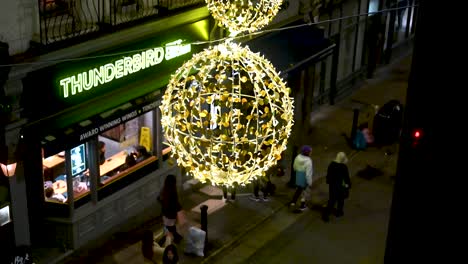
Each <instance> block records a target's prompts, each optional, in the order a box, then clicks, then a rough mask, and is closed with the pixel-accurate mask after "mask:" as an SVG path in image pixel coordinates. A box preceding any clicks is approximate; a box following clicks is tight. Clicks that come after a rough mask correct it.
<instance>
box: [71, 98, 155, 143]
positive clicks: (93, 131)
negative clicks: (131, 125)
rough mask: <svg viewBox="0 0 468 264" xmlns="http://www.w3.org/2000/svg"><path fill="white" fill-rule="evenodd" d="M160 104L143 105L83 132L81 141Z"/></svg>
mask: <svg viewBox="0 0 468 264" xmlns="http://www.w3.org/2000/svg"><path fill="white" fill-rule="evenodd" d="M157 106H158V103H157V102H152V103H150V104H147V105H144V106H142V107H141V108H140V109H137V110H133V111H132V112H130V113H126V114H124V115H122V116H121V117H118V118H116V119H113V120H112V121H109V122H107V123H105V124H103V125H100V126H99V127H94V128H92V129H90V130H88V131H86V132H84V133H82V134H80V141H83V140H86V139H88V138H90V137H92V136H94V135H98V134H99V133H101V132H104V131H106V130H107V129H110V128H112V127H114V126H117V125H119V124H120V123H122V122H127V121H128V120H131V119H133V118H135V117H136V116H138V113H139V112H140V111H141V110H143V112H147V111H149V110H152V109H155V108H156V107H157Z"/></svg>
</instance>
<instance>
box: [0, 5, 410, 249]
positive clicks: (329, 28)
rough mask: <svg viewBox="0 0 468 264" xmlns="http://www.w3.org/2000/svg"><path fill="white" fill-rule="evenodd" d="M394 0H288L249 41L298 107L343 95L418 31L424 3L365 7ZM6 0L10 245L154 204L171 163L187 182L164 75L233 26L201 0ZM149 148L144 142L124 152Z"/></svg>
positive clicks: (61, 234)
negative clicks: (169, 142) (168, 122)
mask: <svg viewBox="0 0 468 264" xmlns="http://www.w3.org/2000/svg"><path fill="white" fill-rule="evenodd" d="M388 2H389V3H384V1H382V0H381V1H373V0H348V1H306V0H297V1H294V0H289V1H284V3H283V6H282V10H281V11H280V13H279V14H278V15H277V17H275V19H274V20H273V21H272V23H271V25H269V28H270V29H271V28H278V29H280V28H284V29H285V30H281V31H277V32H272V33H264V34H260V35H258V36H255V37H253V36H248V37H245V38H243V39H241V40H240V41H241V42H244V43H245V44H246V45H249V46H250V47H251V49H252V50H254V51H259V52H262V53H265V56H266V57H267V58H268V59H270V60H271V61H272V62H273V64H274V65H277V67H278V70H280V71H281V72H282V73H283V78H285V80H286V81H287V82H288V84H289V86H290V87H291V88H292V90H293V96H294V97H295V99H296V109H297V110H296V113H295V114H296V116H298V117H299V116H303V114H304V113H306V114H308V113H310V112H312V111H314V109H315V108H316V107H318V106H320V105H323V104H329V103H331V104H333V103H334V101H335V100H336V99H338V98H339V97H340V96H345V95H346V94H347V91H350V90H352V87H353V86H354V85H355V84H356V83H357V82H359V80H362V79H363V78H365V77H366V73H367V71H368V68H369V67H368V65H372V63H375V64H378V63H385V54H387V55H388V52H391V50H392V48H393V47H394V46H397V45H398V44H399V43H402V42H405V41H408V40H410V39H411V36H412V33H413V32H414V26H415V25H414V24H412V23H413V21H415V19H414V17H415V14H416V11H417V9H416V8H414V7H407V8H405V9H404V11H403V13H402V14H399V13H397V12H396V11H392V12H385V13H383V14H382V15H379V18H378V19H373V15H372V14H367V13H368V12H371V11H373V10H382V9H385V8H387V7H392V3H393V4H395V5H401V4H398V3H397V2H396V1H388ZM412 4H413V1H411V0H408V1H406V2H405V5H404V6H411V5H412ZM3 5H4V7H5V8H2V11H0V13H2V14H1V16H0V17H1V18H0V21H1V23H0V25H2V27H1V28H0V42H1V43H4V45H2V46H1V47H5V48H3V49H2V50H0V51H3V52H5V51H6V52H7V53H6V54H7V55H6V56H0V58H1V60H2V61H0V65H1V67H0V70H1V72H0V73H1V74H0V84H1V85H2V89H0V91H1V93H0V95H1V97H2V100H1V105H2V109H1V110H2V112H1V117H2V118H1V119H0V121H1V123H2V130H1V131H0V138H1V140H0V143H1V144H0V146H1V155H0V157H1V160H0V163H1V164H3V165H5V166H4V167H5V168H6V166H7V165H10V164H11V165H13V164H14V166H15V169H13V170H10V171H7V173H4V174H9V175H6V177H3V176H2V180H1V181H0V182H1V185H0V190H1V192H0V225H1V226H0V234H1V235H2V237H8V239H6V240H3V239H2V243H4V244H5V245H2V246H4V248H14V247H18V246H22V245H25V246H31V247H34V246H36V245H38V244H39V243H46V245H47V246H50V247H62V248H64V249H70V250H75V249H78V248H80V247H82V246H84V245H86V244H87V243H88V242H89V241H92V240H95V239H99V238H102V237H106V236H108V235H110V234H112V233H114V232H116V230H119V229H121V228H122V227H123V226H125V225H129V224H130V223H131V224H138V223H143V222H144V221H147V220H149V219H151V218H154V217H157V216H158V215H159V207H158V203H157V201H156V196H157V195H158V193H159V189H160V188H161V186H162V182H163V181H164V178H165V176H166V175H168V174H174V175H176V176H177V177H178V179H179V181H178V182H179V184H180V185H181V186H182V184H183V183H184V182H185V181H186V180H188V179H189V177H187V176H186V175H185V174H184V173H183V172H182V171H181V170H180V169H179V168H178V167H177V166H176V165H175V164H173V163H172V162H170V159H169V152H170V149H169V148H167V147H166V146H165V145H164V144H163V142H164V137H163V133H162V132H163V131H162V128H161V125H160V122H159V121H160V112H159V108H158V107H159V104H160V101H161V96H162V94H163V93H164V87H165V86H166V85H167V82H168V80H169V78H170V76H171V74H172V73H173V72H174V71H175V70H176V69H177V68H178V67H179V66H180V65H182V63H183V62H184V61H185V60H188V59H189V58H190V57H191V55H192V54H194V53H196V52H198V51H201V50H202V49H203V48H207V47H208V46H209V45H210V43H209V41H211V40H215V39H218V38H221V37H224V36H226V32H225V30H223V29H221V28H219V27H218V26H217V24H216V23H215V22H214V21H213V19H212V17H211V16H210V14H209V11H208V10H207V8H206V4H205V2H204V0H117V1H114V0H112V1H110V0H20V1H16V0H7V1H5V3H3ZM356 14H365V15H358V16H357V15H356ZM338 17H349V18H347V19H341V20H337V19H336V18H338ZM400 18H401V19H400ZM372 20H376V21H379V23H378V27H377V28H378V29H379V30H380V31H379V30H377V31H376V32H377V33H375V35H376V36H377V37H376V40H375V42H376V43H377V44H376V45H367V44H366V43H368V42H370V40H371V39H372V38H371V35H372V34H371V33H369V32H372V30H371V25H372V23H371V21H372ZM402 21H403V22H402ZM316 22H318V23H317V24H315V23H316ZM379 34H380V35H379ZM372 36H373V35H372ZM379 37H380V39H379ZM1 43H0V44H1ZM174 43H177V44H181V45H179V46H178V48H177V49H175V48H174V47H173V46H171V44H174ZM386 52H387V53H386ZM4 54H5V53H4ZM369 54H372V55H369ZM390 54H391V53H390ZM292 144H294V143H292ZM102 145H105V147H104V148H105V150H104V149H103V148H102ZM142 148H143V149H144V150H146V152H147V154H145V155H143V156H142V157H143V158H141V159H138V160H137V163H135V164H128V162H126V159H127V156H131V155H130V154H131V153H133V152H138V150H141V149H142ZM101 149H103V152H101ZM138 157H140V156H138ZM286 160H287V158H286ZM10 167H11V166H10ZM10 174H11V175H10ZM2 221H3V222H2Z"/></svg>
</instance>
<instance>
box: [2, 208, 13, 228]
mask: <svg viewBox="0 0 468 264" xmlns="http://www.w3.org/2000/svg"><path fill="white" fill-rule="evenodd" d="M10 222H11V218H10V206H9V205H7V206H5V207H3V208H0V226H3V225H6V224H8V223H10Z"/></svg>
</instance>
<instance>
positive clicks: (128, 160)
mask: <svg viewBox="0 0 468 264" xmlns="http://www.w3.org/2000/svg"><path fill="white" fill-rule="evenodd" d="M136 164H137V162H136V159H135V155H134V154H133V153H130V154H128V155H127V157H125V164H124V165H122V166H121V167H120V169H119V172H122V171H124V170H126V169H128V168H131V167H133V166H135V165H136Z"/></svg>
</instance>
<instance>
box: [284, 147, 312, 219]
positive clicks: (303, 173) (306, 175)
mask: <svg viewBox="0 0 468 264" xmlns="http://www.w3.org/2000/svg"><path fill="white" fill-rule="evenodd" d="M311 152H312V147H310V146H307V145H304V146H302V147H301V153H299V154H298V155H297V156H296V158H295V159H294V163H293V169H294V172H295V174H296V191H295V193H294V196H293V198H292V200H291V203H290V206H291V207H294V206H296V203H297V200H298V199H299V197H300V196H301V206H300V207H299V209H300V210H301V211H303V210H305V209H306V208H307V207H306V204H305V203H306V196H307V195H308V192H309V191H308V189H309V188H310V187H311V186H312V174H313V164H312V158H311V157H310V154H311Z"/></svg>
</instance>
